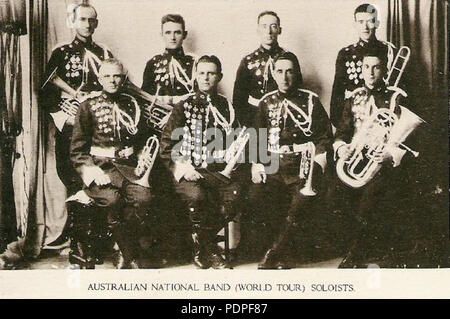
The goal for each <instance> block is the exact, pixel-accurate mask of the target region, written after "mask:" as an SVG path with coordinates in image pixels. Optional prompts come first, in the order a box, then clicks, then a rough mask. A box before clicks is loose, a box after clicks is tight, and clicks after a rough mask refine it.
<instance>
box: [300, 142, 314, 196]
mask: <svg viewBox="0 0 450 319" xmlns="http://www.w3.org/2000/svg"><path fill="white" fill-rule="evenodd" d="M302 146H303V147H302V148H301V149H300V154H301V159H300V169H299V174H298V176H299V177H300V179H304V180H305V185H304V187H303V188H302V189H301V190H300V193H301V194H302V195H305V196H315V195H317V193H316V192H315V191H314V189H313V188H312V175H313V168H314V157H315V156H316V146H315V145H314V143H313V142H308V143H305V144H302Z"/></svg>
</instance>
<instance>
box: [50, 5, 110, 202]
mask: <svg viewBox="0 0 450 319" xmlns="http://www.w3.org/2000/svg"><path fill="white" fill-rule="evenodd" d="M68 23H70V24H71V25H72V27H73V28H74V29H75V33H76V34H75V39H74V40H73V41H72V42H71V43H69V44H65V45H62V46H60V47H58V48H56V49H54V50H53V52H52V55H51V57H50V60H49V62H48V64H47V76H46V77H45V78H46V82H45V84H44V88H43V92H42V95H41V101H42V104H44V105H45V107H47V108H48V110H49V112H50V115H51V116H52V119H53V121H54V123H55V126H56V135H55V155H56V168H57V172H58V176H59V178H60V179H61V181H62V182H63V183H64V185H65V186H66V188H67V193H68V195H72V194H73V193H74V192H76V191H78V190H79V189H80V187H81V183H80V181H79V179H78V176H77V174H76V172H75V171H74V170H73V168H72V164H71V163H70V140H71V136H72V128H73V123H74V119H75V114H76V112H77V108H78V106H79V105H80V103H81V102H83V101H84V100H85V99H86V97H87V96H88V94H89V93H90V92H92V91H99V90H101V89H102V87H101V85H100V83H99V81H98V78H97V77H98V68H99V66H100V64H101V62H102V61H103V60H104V59H107V58H109V57H112V54H111V52H109V51H108V50H107V49H105V48H104V47H102V46H100V45H98V44H97V43H95V42H94V41H93V40H92V35H93V34H94V32H95V29H96V28H97V26H98V20H97V12H96V10H95V8H94V7H93V6H91V5H89V4H84V3H83V4H79V5H76V6H74V7H73V10H72V12H71V13H70V14H69V17H68Z"/></svg>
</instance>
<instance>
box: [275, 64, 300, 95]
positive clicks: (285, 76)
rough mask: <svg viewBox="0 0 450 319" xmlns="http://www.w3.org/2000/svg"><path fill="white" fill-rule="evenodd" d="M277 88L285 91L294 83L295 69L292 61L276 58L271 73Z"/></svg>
mask: <svg viewBox="0 0 450 319" xmlns="http://www.w3.org/2000/svg"><path fill="white" fill-rule="evenodd" d="M273 77H274V79H275V82H276V83H277V85H278V89H279V90H280V91H281V92H283V93H286V92H287V91H289V90H290V89H291V88H293V87H294V84H295V70H294V63H292V61H289V60H278V61H277V62H275V71H274V75H273Z"/></svg>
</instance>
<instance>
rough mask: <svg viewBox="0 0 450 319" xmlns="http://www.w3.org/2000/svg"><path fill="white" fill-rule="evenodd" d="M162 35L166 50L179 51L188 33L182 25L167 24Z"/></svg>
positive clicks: (164, 25) (163, 27)
mask: <svg viewBox="0 0 450 319" xmlns="http://www.w3.org/2000/svg"><path fill="white" fill-rule="evenodd" d="M161 33H162V37H163V39H164V44H165V46H166V49H178V48H179V47H181V46H182V45H183V40H184V39H185V38H186V32H185V31H184V30H183V25H182V24H181V23H175V22H170V21H169V22H166V23H164V24H163V26H162V30H161Z"/></svg>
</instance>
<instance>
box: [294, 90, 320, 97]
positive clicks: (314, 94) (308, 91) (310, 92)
mask: <svg viewBox="0 0 450 319" xmlns="http://www.w3.org/2000/svg"><path fill="white" fill-rule="evenodd" d="M298 90H299V91H301V92H305V93H308V94H310V95H312V96H315V97H317V98H318V97H319V95H317V93H314V92H313V91H310V90H306V89H298Z"/></svg>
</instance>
